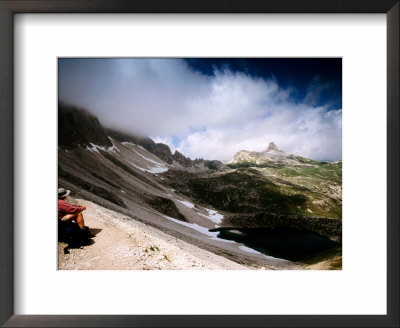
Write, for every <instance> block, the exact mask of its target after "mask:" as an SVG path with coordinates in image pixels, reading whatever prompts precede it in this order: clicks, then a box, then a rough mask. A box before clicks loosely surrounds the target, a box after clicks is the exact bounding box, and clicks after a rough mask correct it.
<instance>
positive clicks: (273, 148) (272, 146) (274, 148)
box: [266, 141, 282, 152]
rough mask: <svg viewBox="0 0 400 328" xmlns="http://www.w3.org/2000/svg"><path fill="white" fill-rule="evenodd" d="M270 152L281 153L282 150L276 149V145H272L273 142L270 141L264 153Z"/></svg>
mask: <svg viewBox="0 0 400 328" xmlns="http://www.w3.org/2000/svg"><path fill="white" fill-rule="evenodd" d="M272 150H275V151H282V150H280V149H279V148H278V146H277V145H275V143H274V142H273V141H271V142H270V143H269V145H268V148H267V149H266V152H270V151H272Z"/></svg>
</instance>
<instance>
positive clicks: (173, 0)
mask: <svg viewBox="0 0 400 328" xmlns="http://www.w3.org/2000/svg"><path fill="white" fill-rule="evenodd" d="M399 8H400V5H399V0H267V1H265V0H192V1H189V0H89V1H79V0H78V1H77V0H75V1H74V0H60V1H55V0H28V1H20V0H1V1H0V108H1V111H0V149H1V150H2V154H1V156H0V208H1V209H2V213H1V216H0V324H1V325H3V326H4V327H162V326H171V327H172V326H173V327H200V326H206V327H223V326H224V327H399V307H400V305H399V202H398V200H399V184H400V183H399V149H400V147H399V146H400V145H399V28H400V26H399ZM16 13H384V14H386V17H387V315H346V316H342V315H315V316H314V315H288V316H285V315H267V316H263V315H251V316H243V315H239V316H229V315H213V316H206V315H195V316H187V315H182V316H179V315H168V316H165V315H160V316H158V315H147V316H146V315H133V316H129V315H117V316H113V315H95V316H89V315H35V316H31V315H14V298H13V291H14V288H13V287H14V271H13V242H14V240H13V204H14V203H13V201H14V185H13V182H14V181H13V177H14V169H13V167H14V162H13V153H14V152H13V149H14V146H13V140H14V138H13V133H14V128H13V122H14V120H13V55H14V54H13V27H14V25H13V20H14V14H16Z"/></svg>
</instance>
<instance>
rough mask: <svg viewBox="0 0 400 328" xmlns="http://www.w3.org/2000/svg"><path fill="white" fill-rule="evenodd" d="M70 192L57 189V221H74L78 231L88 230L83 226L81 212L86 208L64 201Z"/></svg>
mask: <svg viewBox="0 0 400 328" xmlns="http://www.w3.org/2000/svg"><path fill="white" fill-rule="evenodd" d="M70 192H71V191H70V190H65V189H64V188H60V189H58V219H59V220H62V221H75V222H76V223H77V224H78V226H79V228H80V229H84V230H88V229H89V228H88V227H86V226H85V221H84V219H83V215H82V212H83V211H84V210H86V206H77V205H73V204H70V203H68V202H66V201H65V198H66V197H67V196H68V195H69V193H70Z"/></svg>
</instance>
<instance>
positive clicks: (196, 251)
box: [58, 197, 248, 270]
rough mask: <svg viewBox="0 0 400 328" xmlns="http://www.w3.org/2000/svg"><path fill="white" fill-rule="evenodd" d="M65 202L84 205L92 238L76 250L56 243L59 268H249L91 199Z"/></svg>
mask: <svg viewBox="0 0 400 328" xmlns="http://www.w3.org/2000/svg"><path fill="white" fill-rule="evenodd" d="M67 201H69V202H71V203H78V204H80V205H85V206H86V208H87V209H86V210H85V211H84V212H83V214H84V219H85V224H86V225H87V226H89V227H90V229H91V232H92V233H94V234H95V237H93V238H92V240H93V243H92V244H91V245H88V246H84V247H81V248H78V249H66V246H67V245H66V244H65V243H61V242H60V243H58V255H59V257H58V268H59V269H60V270H204V269H205V270H221V269H222V270H230V269H236V270H246V269H248V268H247V267H245V266H242V265H240V264H237V263H235V262H233V261H230V260H228V259H226V258H224V257H222V256H218V255H216V254H214V253H211V252H207V251H205V250H203V249H200V248H198V247H196V246H193V245H190V244H188V243H186V242H183V241H181V240H178V239H176V238H175V237H172V236H170V235H168V234H165V233H163V232H161V231H159V230H157V229H155V228H153V227H150V226H147V225H145V224H143V223H140V222H137V221H135V220H133V219H131V218H128V217H127V216H125V215H123V214H120V213H117V212H114V211H111V210H108V209H106V208H104V207H101V206H99V205H96V204H94V203H92V202H89V201H86V200H82V199H78V200H74V199H72V198H70V197H69V198H68V199H67Z"/></svg>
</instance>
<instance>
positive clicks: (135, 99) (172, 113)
mask: <svg viewBox="0 0 400 328" xmlns="http://www.w3.org/2000/svg"><path fill="white" fill-rule="evenodd" d="M101 67H102V69H98V68H97V69H96V67H95V65H92V66H91V68H90V73H87V74H82V73H79V72H76V74H78V75H79V74H80V76H81V77H80V79H79V83H77V84H76V85H71V82H69V83H68V81H60V90H61V91H60V94H61V99H62V100H65V101H67V102H72V103H74V104H78V105H81V106H83V107H86V108H88V109H89V110H91V111H92V112H94V113H95V114H97V115H98V116H99V119H100V121H102V122H103V123H105V125H108V126H111V127H117V128H120V129H123V130H125V131H127V132H132V133H140V134H143V135H151V136H155V138H154V139H155V141H156V142H163V143H167V144H169V145H170V147H171V148H173V149H172V150H174V148H175V147H174V145H173V138H172V137H173V136H175V140H176V138H179V139H180V144H179V146H177V147H176V148H177V149H178V150H179V151H181V152H182V153H183V154H185V155H186V156H189V157H191V158H196V157H202V158H206V159H220V160H223V161H228V160H230V159H231V158H232V157H233V155H234V153H235V152H236V151H239V150H241V149H247V150H254V151H262V150H264V149H265V148H266V147H267V145H268V142H269V141H274V142H275V143H276V144H277V145H278V146H279V147H280V148H281V149H283V150H285V151H287V152H289V153H294V154H298V155H302V156H305V157H308V158H312V159H316V160H337V159H341V151H342V145H341V140H342V137H341V131H342V129H341V119H342V115H341V110H338V111H328V110H327V109H326V108H324V107H313V104H312V103H313V102H312V101H311V100H312V99H313V94H312V89H313V88H314V89H315V88H317V86H316V84H315V81H313V83H314V84H313V85H312V86H311V87H310V88H309V90H308V95H307V99H308V100H309V101H308V102H307V103H308V104H295V103H294V102H292V101H291V100H290V91H289V90H288V89H287V90H285V89H282V88H280V87H279V85H278V84H277V82H276V81H274V80H264V79H261V78H254V77H251V76H249V75H246V74H244V73H232V72H231V71H229V70H224V71H216V72H215V76H213V77H210V76H205V75H202V74H200V73H198V72H195V71H193V70H191V69H190V68H189V67H188V66H187V65H186V64H185V62H184V61H181V60H174V59H159V60H155V59H141V60H138V59H133V60H107V61H106V63H105V64H102V66H101ZM66 80H68V79H66ZM92 82H93V83H94V84H95V86H96V87H93V86H92ZM85 85H86V86H87V87H86V88H85ZM95 91H96V92H95ZM82 92H83V93H82ZM317 96H318V95H316V97H317Z"/></svg>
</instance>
